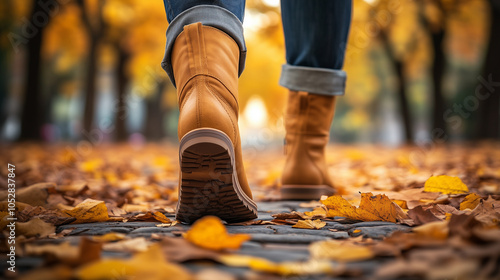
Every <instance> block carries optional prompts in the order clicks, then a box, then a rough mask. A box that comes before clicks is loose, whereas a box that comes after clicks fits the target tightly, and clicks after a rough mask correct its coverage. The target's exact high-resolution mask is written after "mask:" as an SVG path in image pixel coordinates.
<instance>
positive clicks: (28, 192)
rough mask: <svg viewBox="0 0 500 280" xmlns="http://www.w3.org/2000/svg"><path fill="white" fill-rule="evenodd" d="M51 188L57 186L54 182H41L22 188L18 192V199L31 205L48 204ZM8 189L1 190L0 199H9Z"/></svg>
mask: <svg viewBox="0 0 500 280" xmlns="http://www.w3.org/2000/svg"><path fill="white" fill-rule="evenodd" d="M49 188H55V184H53V183H39V184H34V185H31V186H28V187H25V188H21V189H19V190H18V191H17V192H16V201H17V202H22V203H26V204H29V205H31V206H44V205H45V204H47V198H48V197H49V192H48V189H49ZM7 195H8V192H7V191H2V192H0V200H1V201H5V200H7Z"/></svg>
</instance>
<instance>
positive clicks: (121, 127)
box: [115, 46, 130, 141]
mask: <svg viewBox="0 0 500 280" xmlns="http://www.w3.org/2000/svg"><path fill="white" fill-rule="evenodd" d="M117 49H118V64H117V70H116V74H117V76H118V77H117V96H118V100H117V102H116V106H115V140H116V141H126V140H127V138H128V133H127V128H126V119H127V117H128V115H129V114H130V112H129V108H128V107H127V104H126V103H125V101H126V94H127V85H128V82H129V76H128V75H127V71H126V70H127V69H126V66H127V62H128V60H129V58H130V54H129V53H128V52H127V51H126V50H124V49H123V48H121V47H119V46H118V47H117Z"/></svg>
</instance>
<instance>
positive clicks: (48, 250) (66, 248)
mask: <svg viewBox="0 0 500 280" xmlns="http://www.w3.org/2000/svg"><path fill="white" fill-rule="evenodd" d="M24 252H25V254H26V255H28V256H42V255H52V256H53V257H55V258H56V259H58V260H66V261H67V260H76V259H77V258H78V256H79V249H78V247H77V246H73V245H71V244H70V243H69V242H63V243H59V244H42V245H34V244H29V243H28V244H26V246H25V248H24Z"/></svg>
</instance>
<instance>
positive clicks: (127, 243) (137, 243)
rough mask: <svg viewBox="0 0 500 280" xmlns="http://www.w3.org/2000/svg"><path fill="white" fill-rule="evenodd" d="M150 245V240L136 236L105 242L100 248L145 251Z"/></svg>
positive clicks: (133, 251) (119, 250) (120, 250)
mask: <svg viewBox="0 0 500 280" xmlns="http://www.w3.org/2000/svg"><path fill="white" fill-rule="evenodd" d="M150 245H151V242H149V241H147V240H146V238H144V237H137V238H132V239H127V240H121V241H118V242H113V243H106V244H104V245H103V247H102V248H103V249H104V250H106V251H116V252H131V253H135V252H145V251H147V250H148V248H149V246H150Z"/></svg>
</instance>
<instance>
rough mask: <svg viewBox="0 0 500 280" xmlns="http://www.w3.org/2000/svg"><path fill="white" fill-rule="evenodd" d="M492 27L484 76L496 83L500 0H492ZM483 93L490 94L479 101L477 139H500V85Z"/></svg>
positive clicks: (499, 57)
mask: <svg viewBox="0 0 500 280" xmlns="http://www.w3.org/2000/svg"><path fill="white" fill-rule="evenodd" d="M489 2H490V4H491V9H490V10H491V29H490V41H489V43H488V50H487V53H486V58H485V62H484V68H483V74H482V78H483V79H484V80H486V81H489V77H490V75H491V80H492V81H493V82H494V83H498V82H500V52H499V50H500V37H499V36H498V34H499V32H500V0H490V1H489ZM481 93H482V94H483V95H486V94H487V93H489V96H488V97H487V98H486V99H485V100H482V101H480V102H479V104H480V105H479V110H478V114H479V118H478V124H477V126H476V127H477V133H476V137H475V138H476V139H500V87H498V86H496V87H495V86H493V89H492V90H489V89H487V88H486V87H485V86H483V87H482V90H481Z"/></svg>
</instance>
